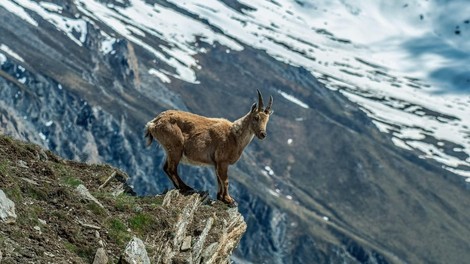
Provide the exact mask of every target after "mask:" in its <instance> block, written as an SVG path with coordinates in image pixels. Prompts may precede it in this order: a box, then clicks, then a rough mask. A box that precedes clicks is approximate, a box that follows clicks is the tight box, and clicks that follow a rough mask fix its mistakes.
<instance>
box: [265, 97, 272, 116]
mask: <svg viewBox="0 0 470 264" xmlns="http://www.w3.org/2000/svg"><path fill="white" fill-rule="evenodd" d="M272 105H273V96H272V95H271V96H269V103H268V106H266V110H264V112H265V113H266V114H269V112H270V111H271V106H272Z"/></svg>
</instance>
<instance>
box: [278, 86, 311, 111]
mask: <svg viewBox="0 0 470 264" xmlns="http://www.w3.org/2000/svg"><path fill="white" fill-rule="evenodd" d="M277 92H278V93H279V94H280V95H282V97H284V98H285V99H287V100H289V101H291V102H292V103H294V104H296V105H298V106H300V107H303V108H306V109H308V108H310V107H309V106H308V105H307V104H306V103H304V102H302V101H300V100H299V99H297V98H296V97H294V96H292V95H290V94H287V93H285V92H283V91H281V90H278V91H277Z"/></svg>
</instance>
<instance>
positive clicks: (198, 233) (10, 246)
mask: <svg viewBox="0 0 470 264" xmlns="http://www.w3.org/2000/svg"><path fill="white" fill-rule="evenodd" d="M40 153H43V154H40ZM0 154H1V155H2V156H1V158H2V160H1V170H0V174H1V177H0V221H1V222H0V249H1V253H0V258H2V259H3V260H2V261H4V262H5V263H28V262H31V261H33V262H34V263H65V262H69V261H71V262H73V263H94V264H104V263H116V262H120V263H129V264H134V263H141V264H145V263H229V259H230V257H231V254H232V252H233V250H234V249H235V247H236V246H237V245H238V243H239V241H240V239H241V237H242V236H243V234H244V232H245V230H246V227H247V226H246V223H245V221H244V219H243V217H242V216H241V214H240V213H239V212H238V211H237V209H234V208H228V207H227V206H226V205H225V204H223V203H221V202H218V201H212V200H211V199H210V198H209V196H208V194H207V193H206V192H202V193H193V194H190V195H189V194H181V193H180V192H179V191H177V190H172V191H169V192H167V193H165V194H161V195H156V196H149V197H138V196H135V193H133V191H132V189H131V187H130V186H128V185H127V180H128V177H127V175H126V174H125V173H123V172H121V171H119V170H118V169H116V168H113V167H111V166H108V165H88V164H85V163H79V162H74V161H68V160H63V159H61V158H59V157H57V156H55V155H53V154H52V153H50V152H44V151H42V150H41V149H40V148H39V147H38V146H36V145H32V144H25V143H22V142H19V141H16V140H12V139H11V138H8V137H5V136H2V135H0ZM18 160H22V161H24V162H21V163H20V162H17V161H18ZM24 164H27V166H24ZM3 190H5V192H4V191H3ZM7 196H8V197H7ZM15 204H16V213H15ZM3 223H10V224H8V225H7V224H3Z"/></svg>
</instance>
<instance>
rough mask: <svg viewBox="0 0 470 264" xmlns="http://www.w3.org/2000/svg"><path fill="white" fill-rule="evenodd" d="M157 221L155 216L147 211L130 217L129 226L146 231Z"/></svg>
mask: <svg viewBox="0 0 470 264" xmlns="http://www.w3.org/2000/svg"><path fill="white" fill-rule="evenodd" d="M154 223H155V218H154V217H153V216H151V215H150V214H147V213H138V214H137V215H135V216H133V217H131V218H130V219H129V226H130V227H131V228H132V229H133V230H135V231H139V232H142V231H145V230H146V229H148V228H149V227H150V226H152V225H153V224H154Z"/></svg>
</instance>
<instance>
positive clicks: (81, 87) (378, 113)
mask: <svg viewBox="0 0 470 264" xmlns="http://www.w3.org/2000/svg"><path fill="white" fill-rule="evenodd" d="M465 2H466V1H463V0H462V1H449V2H446V1H437V0H436V1H418V0H415V1H394V2H393V3H392V2H390V1H367V2H366V1H360V3H357V1H344V0H337V1H298V0H297V1H281V0H279V1H277V0H276V1H274V0H270V1H236V0H223V1H215V0H204V1H191V0H188V1H173V0H165V1H163V0H66V1H35V0H2V1H0V18H1V19H2V21H7V22H6V23H4V24H2V25H0V67H1V71H0V85H2V86H1V87H2V89H1V90H0V95H1V96H2V97H0V128H2V129H3V130H5V132H7V133H9V134H13V135H15V136H17V137H20V138H24V139H27V140H31V141H35V142H38V143H41V144H43V145H45V146H46V147H49V148H50V149H52V150H53V151H55V152H57V153H59V154H61V155H63V156H66V157H68V158H74V159H80V160H85V161H90V162H110V163H112V164H114V165H116V166H119V167H121V168H123V169H124V170H126V171H127V172H128V173H129V174H130V175H131V176H132V178H133V183H134V185H135V186H136V188H138V191H139V193H141V194H153V193H156V192H158V191H161V190H163V189H164V188H166V187H169V183H168V181H167V180H166V179H165V176H164V175H163V173H162V172H161V171H160V170H159V169H158V170H157V169H156V167H157V165H159V162H161V160H162V155H163V153H162V152H161V150H143V149H144V146H143V145H144V141H143V139H142V140H141V137H142V135H141V133H142V128H143V125H144V124H145V122H146V121H148V120H150V118H152V117H153V116H154V115H155V114H156V113H158V112H159V111H161V110H163V109H168V108H178V109H189V110H191V111H194V112H197V113H200V114H206V115H222V116H224V117H228V118H229V119H235V118H237V117H239V116H241V115H242V114H244V113H245V111H248V109H249V106H250V105H251V103H252V101H253V100H252V99H253V98H255V94H253V91H255V89H256V88H260V89H261V90H262V91H263V93H265V95H267V93H271V94H273V95H274V101H275V102H274V110H275V115H274V116H273V118H272V121H271V122H270V124H269V127H268V132H269V133H270V137H269V138H268V139H267V140H266V141H264V142H263V143H257V142H253V143H252V145H250V147H249V148H248V149H247V151H246V154H245V155H244V158H243V159H242V160H241V161H240V162H239V163H238V164H237V166H236V167H234V172H233V175H236V176H234V177H232V178H233V181H232V182H231V184H232V186H233V191H234V193H235V194H234V197H239V199H240V210H241V211H242V212H243V214H244V215H245V217H246V219H247V222H248V232H247V235H246V236H245V238H244V240H243V241H242V243H241V246H240V248H239V249H238V251H237V253H236V258H235V260H236V261H237V262H253V263H261V262H263V261H264V262H265V263H312V262H324V263H328V262H339V261H342V262H351V263H354V262H362V263H374V262H378V263H390V262H429V261H436V258H439V259H440V260H441V261H448V262H452V260H456V259H463V257H465V254H468V252H470V250H467V249H468V245H470V244H469V243H467V242H468V241H467V240H468V239H463V238H462V237H465V236H463V235H464V234H466V233H465V232H467V233H468V232H469V230H470V228H468V224H469V223H470V215H469V214H468V212H467V211H468V210H463V208H466V207H465V202H464V201H465V200H466V197H467V196H468V195H469V193H468V190H467V189H466V188H468V180H467V183H466V182H465V179H468V178H467V177H470V81H469V79H468V78H469V77H468V76H469V72H470V66H469V65H468V63H467V62H468V59H469V54H470V44H469V43H470V42H468V41H466V39H468V35H469V30H470V25H469V19H470V17H468V14H469V12H468V7H467V6H468V4H466V3H465ZM449 14H452V16H450V15H449ZM466 16H467V17H466ZM325 87H326V88H327V89H326V88H325ZM182 174H183V175H185V174H192V175H194V176H196V175H197V176H198V177H193V179H190V180H188V181H190V182H191V184H192V185H195V186H196V187H198V188H208V189H209V188H213V187H212V186H213V184H214V182H213V179H212V177H211V172H209V171H208V170H205V169H191V168H186V167H184V168H183V173H182ZM455 174H457V175H460V176H464V177H459V176H456V175H455ZM208 176H209V177H208ZM407 226H411V227H412V230H409V228H407ZM430 230H432V231H433V232H431V233H432V235H431V236H432V239H428V241H427V243H426V244H420V243H418V242H419V240H420V239H417V237H422V236H423V235H430V234H429V233H430ZM442 237H445V238H447V239H448V240H446V241H447V242H446V243H442V241H440V240H439V239H441V238H442ZM468 237H470V234H469V236H468ZM397 241H398V242H397ZM449 241H450V242H449ZM465 245H466V246H465ZM410 248H412V249H413V250H410ZM429 248H438V249H439V250H436V251H434V252H433V253H432V254H430V255H429V254H428V253H427V252H428V249H429ZM462 252H464V253H462ZM465 252H466V253H465Z"/></svg>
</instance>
